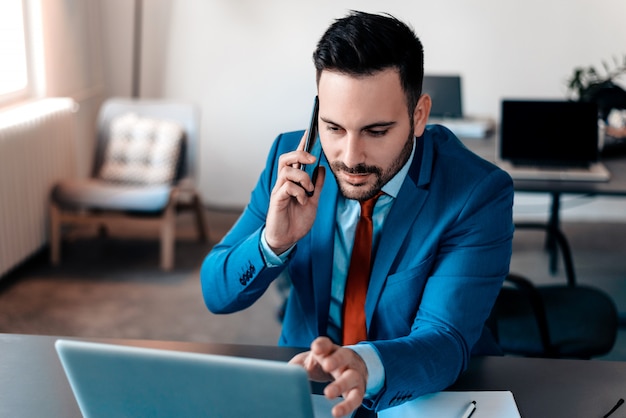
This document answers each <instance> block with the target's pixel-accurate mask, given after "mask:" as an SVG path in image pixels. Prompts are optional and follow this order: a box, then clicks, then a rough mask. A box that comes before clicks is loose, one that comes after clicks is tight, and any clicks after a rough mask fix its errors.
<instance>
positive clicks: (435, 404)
mask: <svg viewBox="0 0 626 418" xmlns="http://www.w3.org/2000/svg"><path fill="white" fill-rule="evenodd" d="M472 401H476V410H475V411H474V413H473V414H472V418H521V417H520V414H519V410H518V409H517V404H516V403H515V398H513V393H511V392H509V391H476V392H437V393H432V394H429V395H424V396H421V397H419V398H417V399H415V400H412V401H409V402H406V403H403V404H402V405H399V406H396V407H393V408H389V409H385V410H384V411H381V412H379V413H378V417H379V418H406V417H411V418H419V417H424V418H431V417H437V418H461V417H462V416H463V412H465V410H466V408H467V406H468V405H469V403H470V402H472Z"/></svg>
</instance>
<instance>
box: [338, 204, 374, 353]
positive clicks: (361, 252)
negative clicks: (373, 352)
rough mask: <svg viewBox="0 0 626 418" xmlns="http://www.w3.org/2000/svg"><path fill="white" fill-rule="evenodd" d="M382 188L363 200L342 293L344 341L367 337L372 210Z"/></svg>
mask: <svg viewBox="0 0 626 418" xmlns="http://www.w3.org/2000/svg"><path fill="white" fill-rule="evenodd" d="M381 194H382V192H379V193H378V194H377V195H376V196H374V197H372V198H371V199H369V200H366V201H364V202H361V216H360V217H359V222H358V223H357V226H356V233H355V235H354V248H353V249H352V257H351V258H350V269H349V270H348V278H347V279H346V289H345V292H344V296H343V345H349V344H356V343H358V342H360V341H365V340H366V339H367V327H366V325H365V296H366V295H367V286H368V285H369V281H370V270H371V268H372V262H371V258H372V233H373V230H374V227H373V225H372V212H373V211H374V205H375V204H376V200H377V199H378V197H379V196H380V195H381Z"/></svg>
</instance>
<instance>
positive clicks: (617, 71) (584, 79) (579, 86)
mask: <svg viewBox="0 0 626 418" xmlns="http://www.w3.org/2000/svg"><path fill="white" fill-rule="evenodd" d="M602 67H603V68H604V72H602V73H601V72H600V71H598V70H596V68H595V67H594V66H589V67H576V68H574V72H573V74H572V76H571V77H570V79H569V80H568V81H567V88H568V90H569V93H570V95H571V96H572V98H573V99H577V100H581V101H594V98H595V95H596V94H597V93H598V91H600V90H601V89H604V88H607V87H612V86H613V80H614V79H615V78H617V77H618V76H620V75H622V74H626V55H624V56H623V60H622V62H621V63H620V62H619V60H618V58H617V57H613V64H612V67H613V68H611V65H609V63H607V62H606V61H602Z"/></svg>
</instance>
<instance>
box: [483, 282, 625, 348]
mask: <svg viewBox="0 0 626 418" xmlns="http://www.w3.org/2000/svg"><path fill="white" fill-rule="evenodd" d="M488 325H489V327H490V328H491V330H492V332H493V334H494V336H495V337H496V340H497V341H498V343H499V344H500V347H501V348H502V350H503V351H504V353H505V354H513V355H521V356H527V357H549V358H580V359H589V358H591V357H595V356H601V355H604V354H607V353H608V352H609V351H611V349H612V348H613V345H614V344H615V340H616V338H617V330H618V314H617V309H616V307H615V304H614V302H613V300H612V299H611V298H610V297H609V295H607V294H606V293H605V292H603V291H602V290H600V289H597V288H594V287H591V286H584V285H576V283H575V282H572V283H568V284H562V285H561V284H555V285H535V284H533V283H532V282H531V281H530V280H529V279H528V278H526V277H523V276H521V275H519V274H513V273H511V274H509V275H508V277H507V278H506V280H505V283H504V286H503V287H502V289H501V291H500V294H499V296H498V298H497V300H496V303H495V306H494V308H493V310H492V314H491V317H490V318H489V320H488Z"/></svg>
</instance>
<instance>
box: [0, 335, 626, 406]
mask: <svg viewBox="0 0 626 418" xmlns="http://www.w3.org/2000/svg"><path fill="white" fill-rule="evenodd" d="M56 339H57V338H56V337H52V336H31V335H17V334H0V416H1V417H21V418H30V417H33V418H40V417H48V418H56V417H58V418H73V417H80V412H79V409H78V406H77V405H76V402H75V400H74V397H73V395H72V392H71V389H70V387H69V384H68V383H67V380H66V378H65V375H64V373H63V370H62V368H61V364H60V362H59V360H58V358H57V356H56V352H55V349H54V342H55V341H56ZM93 341H101V342H108V343H116V344H125V345H133V346H141V347H152V348H161V349H169V350H179V351H190V352H197V353H213V354H223V355H233V356H242V357H256V358H264V359H272V360H281V361H287V360H289V359H290V358H291V357H292V356H293V355H294V354H295V353H297V352H298V351H299V350H297V349H291V348H284V347H265V346H244V345H229V344H204V343H184V342H165V341H139V340H101V339H100V340H95V339H94V340H93ZM451 389H453V390H510V391H512V392H513V395H514V397H515V400H516V402H517V405H518V408H519V410H520V413H521V415H522V417H524V418H542V417H546V418H559V417H564V418H565V417H567V418H576V417H584V418H589V417H601V416H603V415H604V414H605V413H606V412H607V411H608V410H609V409H610V408H611V407H612V406H613V405H614V404H615V402H617V400H618V399H619V398H620V397H626V362H604V361H586V360H548V359H526V358H516V357H482V358H475V359H473V360H472V362H471V363H470V366H469V369H468V370H467V371H466V372H465V373H464V374H463V375H462V376H461V377H460V379H459V380H458V382H457V383H456V384H455V385H453V386H452V388H451ZM622 408H624V406H623V407H622ZM620 412H622V413H621V414H618V415H616V418H617V417H620V416H625V415H626V409H624V410H623V411H620Z"/></svg>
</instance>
